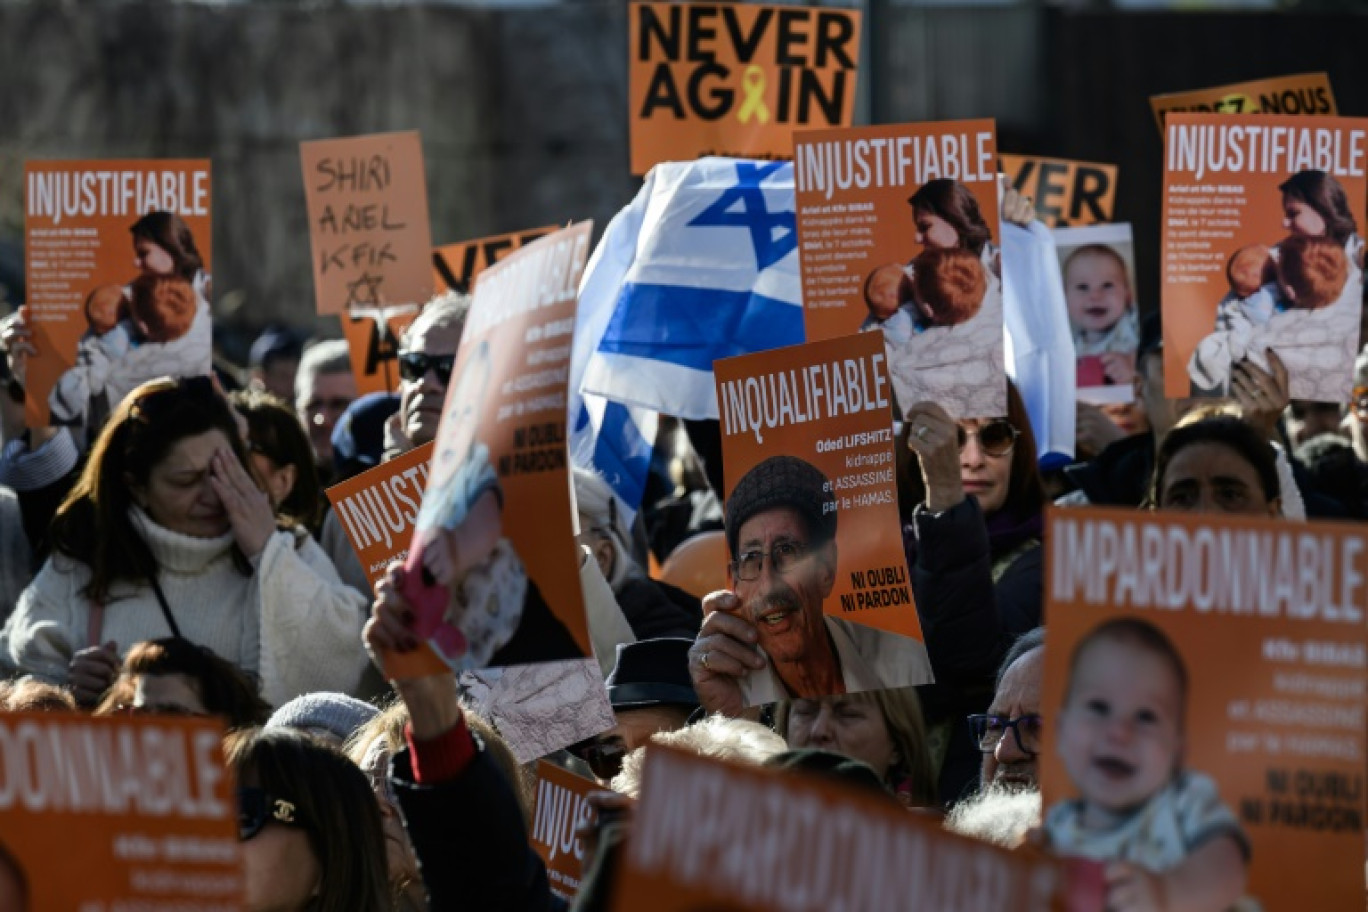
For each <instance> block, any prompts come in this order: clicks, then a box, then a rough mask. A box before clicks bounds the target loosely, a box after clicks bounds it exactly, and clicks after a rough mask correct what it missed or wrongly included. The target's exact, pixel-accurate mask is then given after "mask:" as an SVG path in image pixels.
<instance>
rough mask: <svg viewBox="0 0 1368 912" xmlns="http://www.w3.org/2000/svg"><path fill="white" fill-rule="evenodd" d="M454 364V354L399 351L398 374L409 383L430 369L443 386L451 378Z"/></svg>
mask: <svg viewBox="0 0 1368 912" xmlns="http://www.w3.org/2000/svg"><path fill="white" fill-rule="evenodd" d="M455 364H456V356H455V355H429V354H427V353H426V352H400V353H399V376H400V377H403V378H404V379H405V380H407V381H409V382H410V383H416V382H417V381H419V380H422V379H423V378H424V377H425V376H427V372H428V371H432V372H433V373H434V374H435V375H436V376H437V381H438V382H439V383H441V384H442V385H443V386H446V385H447V383H448V382H449V381H450V380H451V369H452V367H454V366H455Z"/></svg>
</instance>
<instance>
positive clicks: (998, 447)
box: [959, 418, 1021, 456]
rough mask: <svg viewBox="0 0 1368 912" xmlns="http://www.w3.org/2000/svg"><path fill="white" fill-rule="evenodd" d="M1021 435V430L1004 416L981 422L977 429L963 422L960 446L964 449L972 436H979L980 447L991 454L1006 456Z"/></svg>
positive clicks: (960, 431)
mask: <svg viewBox="0 0 1368 912" xmlns="http://www.w3.org/2000/svg"><path fill="white" fill-rule="evenodd" d="M1020 436H1021V431H1018V430H1017V429H1016V428H1015V427H1013V426H1012V423H1011V422H1010V421H1007V420H1005V419H1003V418H998V419H997V420H995V421H989V422H986V423H985V424H981V425H979V426H978V428H977V429H976V430H970V429H968V428H966V427H965V426H964V425H962V424H961V425H960V426H959V448H960V449H961V450H963V449H964V447H965V445H966V444H968V443H969V438H970V437H977V438H978V442H979V449H981V450H983V452H985V453H987V454H988V455H989V456H1006V455H1007V454H1008V453H1010V452H1012V448H1013V447H1015V446H1016V441H1017V438H1018V437H1020Z"/></svg>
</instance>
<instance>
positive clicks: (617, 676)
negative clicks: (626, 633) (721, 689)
mask: <svg viewBox="0 0 1368 912" xmlns="http://www.w3.org/2000/svg"><path fill="white" fill-rule="evenodd" d="M692 645H693V640H688V639H684V638H682V637H658V638H657V639H654V640H638V641H637V642H635V643H619V644H618V648H617V664H616V665H614V666H613V670H612V671H611V672H609V674H608V678H607V680H606V681H604V683H605V684H607V685H608V702H609V703H611V704H612V705H613V709H615V710H617V709H644V708H646V707H648V706H665V705H673V706H684V707H687V708H690V709H692V708H693V707H696V706H698V694H696V693H694V689H693V681H692V680H690V678H689V647H690V646H692Z"/></svg>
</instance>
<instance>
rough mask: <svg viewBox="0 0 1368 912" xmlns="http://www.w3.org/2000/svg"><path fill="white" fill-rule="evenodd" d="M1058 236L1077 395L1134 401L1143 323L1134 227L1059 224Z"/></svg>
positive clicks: (1098, 399)
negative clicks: (1137, 357)
mask: <svg viewBox="0 0 1368 912" xmlns="http://www.w3.org/2000/svg"><path fill="white" fill-rule="evenodd" d="M1054 238H1055V248H1056V251H1057V252H1058V255H1059V269H1060V273H1061V277H1062V278H1063V281H1064V301H1065V304H1066V306H1067V308H1068V312H1069V328H1070V330H1071V331H1072V334H1073V341H1074V350H1075V352H1076V354H1077V358H1078V362H1077V383H1078V398H1079V399H1081V400H1083V401H1085V402H1092V403H1096V404H1108V403H1120V402H1130V401H1131V400H1132V399H1133V398H1134V389H1133V380H1134V378H1135V348H1136V345H1137V343H1138V341H1139V326H1140V321H1139V315H1138V304H1137V301H1136V299H1135V291H1134V289H1135V281H1134V278H1133V276H1134V275H1135V256H1134V252H1133V245H1132V242H1131V226H1130V225H1126V224H1117V225H1088V226H1085V227H1080V228H1057V229H1055V231H1054Z"/></svg>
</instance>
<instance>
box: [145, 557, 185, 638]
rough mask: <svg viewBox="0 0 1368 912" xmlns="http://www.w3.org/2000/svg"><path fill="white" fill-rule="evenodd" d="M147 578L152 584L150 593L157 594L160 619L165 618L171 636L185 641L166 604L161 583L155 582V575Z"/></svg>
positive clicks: (151, 574)
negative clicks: (160, 613) (160, 612)
mask: <svg viewBox="0 0 1368 912" xmlns="http://www.w3.org/2000/svg"><path fill="white" fill-rule="evenodd" d="M147 578H148V580H149V581H150V582H151V583H152V591H153V592H155V593H156V594H157V604H158V605H160V606H161V611H162V617H164V618H166V626H168V627H170V628H171V635H172V636H174V637H176V638H177V639H185V638H184V637H182V636H181V632H180V625H179V624H177V623H176V619H175V618H174V617H172V616H171V606H170V605H168V604H166V595H165V594H164V593H163V592H162V587H161V583H159V582H157V574H155V573H149V574H148V575H147Z"/></svg>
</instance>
